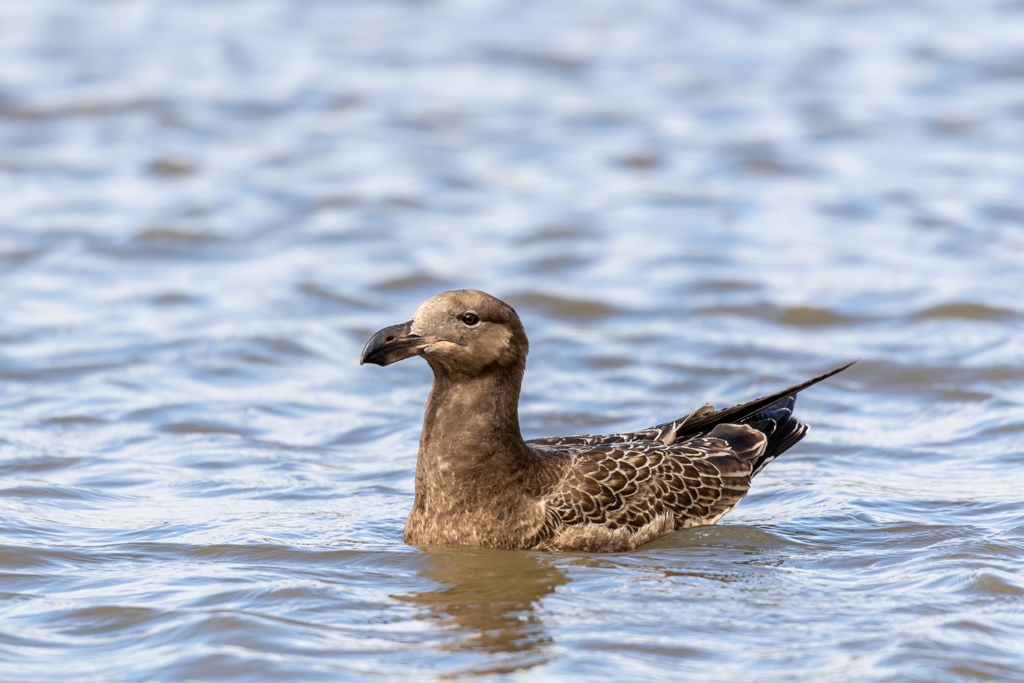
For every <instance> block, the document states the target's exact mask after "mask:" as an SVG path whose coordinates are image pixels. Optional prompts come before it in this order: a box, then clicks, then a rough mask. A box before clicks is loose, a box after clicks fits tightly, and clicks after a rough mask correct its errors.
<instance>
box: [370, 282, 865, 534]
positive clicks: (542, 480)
mask: <svg viewBox="0 0 1024 683" xmlns="http://www.w3.org/2000/svg"><path fill="white" fill-rule="evenodd" d="M528 348H529V343H528V342H527V340H526V332H525V331H524V330H523V325H522V323H521V322H520V321H519V316H518V315H516V312H515V311H514V310H512V307H511V306H509V305H508V304H506V303H504V302H503V301H499V300H498V299H495V298H494V297H492V296H490V295H489V294H485V293H483V292H478V291H475V290H468V289H467V290H459V291H454V292H444V293H443V294H438V295H437V296H435V297H433V298H431V299H428V300H427V301H425V302H424V303H423V304H422V305H421V306H420V307H419V309H417V311H416V313H414V314H413V317H412V320H410V321H409V322H406V323H403V324H401V325H395V326H392V327H388V328H385V329H383V330H381V331H380V332H378V333H377V334H375V335H374V336H373V337H372V338H371V339H370V341H368V342H367V343H366V347H365V348H364V349H363V354H362V358H361V361H360V362H364V363H376V364H378V365H388V364H389V363H394V362H395V361H399V360H402V359H404V358H409V357H410V356H416V355H419V356H423V357H424V358H425V359H426V360H427V362H428V363H429V364H430V367H431V369H432V370H433V371H434V386H433V388H432V389H431V392H430V398H429V400H428V401H427V410H426V414H425V416H424V419H423V433H422V435H421V437H420V451H419V459H418V461H417V465H416V501H415V503H414V504H413V509H412V512H411V513H410V514H409V519H408V521H407V522H406V525H405V541H406V543H412V544H416V545H434V546H452V545H468V546H485V547H491V548H531V549H537V550H588V551H595V552H608V551H616V550H629V549H631V548H635V547H637V546H639V545H641V544H643V543H646V542H648V541H650V540H653V539H655V538H657V537H659V536H661V535H663V534H666V533H668V532H670V531H672V530H673V529H686V528H688V527H692V526H697V525H701V524H714V523H715V522H717V521H718V520H719V519H721V517H722V515H724V514H725V513H727V512H729V511H730V510H732V509H733V508H734V507H735V506H736V504H737V503H739V502H740V500H741V499H742V498H743V497H744V496H745V495H746V494H747V490H748V489H749V488H750V481H751V479H752V478H753V476H754V475H755V474H757V473H758V472H760V471H761V469H762V468H763V467H764V466H765V465H767V464H768V463H769V462H771V461H772V460H774V459H775V458H776V457H778V456H779V455H781V454H782V453H783V452H784V451H786V450H787V449H788V448H790V447H791V446H793V444H795V443H796V442H798V441H799V440H800V439H802V438H803V437H804V434H806V433H807V429H808V427H807V425H805V424H801V423H800V422H798V421H797V419H796V418H795V417H793V407H794V406H795V405H796V394H797V392H799V391H801V390H803V389H806V388H807V387H809V386H811V385H812V384H815V383H817V382H820V381H821V380H823V379H825V378H826V377H830V376H831V375H834V374H835V373H837V372H839V371H840V370H843V369H845V368H846V367H849V366H844V367H843V368H839V369H838V370H833V371H832V372H829V373H826V374H824V375H821V376H820V377H817V378H815V379H812V380H810V381H809V382H804V383H803V384H799V385H796V386H793V387H790V388H789V389H785V390H783V391H780V392H778V393H775V394H772V395H771V396H766V397H764V398H760V399H756V400H754V401H750V402H749V403H745V404H742V405H738V406H734V407H732V408H726V409H725V410H715V409H714V408H713V407H712V406H704V407H702V408H698V409H697V410H695V411H693V412H692V413H690V414H689V415H687V416H685V417H681V418H679V419H677V420H674V421H672V422H667V423H665V424H662V425H658V426H656V427H651V428H650V429H644V430H641V431H637V432H630V433H625V434H609V435H605V436H569V437H555V438H550V439H535V440H533V441H523V438H522V436H521V434H520V431H519V391H520V387H521V386H522V380H523V372H524V370H525V369H526V353H527V351H528Z"/></svg>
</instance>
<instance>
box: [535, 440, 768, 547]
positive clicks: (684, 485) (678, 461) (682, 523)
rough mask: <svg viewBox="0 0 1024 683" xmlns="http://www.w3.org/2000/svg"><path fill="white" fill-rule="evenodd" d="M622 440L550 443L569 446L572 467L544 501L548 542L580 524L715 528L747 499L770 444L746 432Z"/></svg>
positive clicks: (561, 447) (636, 528)
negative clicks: (667, 523)
mask: <svg viewBox="0 0 1024 683" xmlns="http://www.w3.org/2000/svg"><path fill="white" fill-rule="evenodd" d="M623 436H625V435H620V434H616V435H611V436H609V437H567V438H569V439H574V440H578V441H574V442H572V443H567V442H566V441H561V442H559V443H557V444H550V446H554V447H556V448H557V449H558V450H560V451H563V452H564V451H565V449H566V448H567V447H568V450H569V453H570V457H571V462H570V463H568V466H567V467H566V470H565V476H564V477H563V478H562V480H561V481H560V482H559V484H558V485H557V486H556V487H555V489H554V490H553V491H552V492H551V494H550V495H549V496H547V497H546V499H545V501H544V503H545V506H546V510H547V519H548V522H547V525H546V526H547V528H546V529H545V534H544V536H546V537H548V538H550V537H552V536H555V535H557V534H558V533H560V532H561V531H563V530H565V529H566V528H567V527H572V526H576V525H595V526H600V527H603V528H605V529H608V530H611V531H615V530H617V529H624V530H626V531H629V532H640V531H641V530H642V529H643V528H644V527H646V526H647V525H649V524H652V523H654V522H655V521H656V520H658V519H660V518H663V517H665V516H670V517H671V519H672V520H673V527H674V528H676V529H684V528H687V527H690V526H694V525H697V524H707V523H712V522H714V521H716V520H717V519H718V518H719V517H721V516H722V515H724V514H725V513H726V512H728V511H729V510H731V509H732V508H733V507H734V506H735V505H736V504H737V503H738V502H739V501H740V500H741V499H742V498H743V496H744V495H746V493H747V490H748V489H749V487H750V477H751V473H752V471H753V463H754V462H755V461H756V459H757V458H758V456H759V455H760V454H761V453H762V452H763V451H764V447H765V443H766V438H765V436H764V435H763V434H761V433H760V432H757V431H755V430H753V429H750V428H747V427H744V426H742V425H721V426H720V427H718V428H716V429H715V430H713V431H712V432H711V433H709V434H708V435H707V436H703V437H697V438H692V439H687V440H685V441H682V442H678V443H673V444H671V445H666V444H664V443H662V442H660V440H659V439H657V438H646V439H643V440H639V439H638V440H631V441H627V440H625V439H622V438H620V437H623ZM645 436H646V435H645ZM545 441H547V440H545ZM531 443H536V442H531ZM544 446H549V444H544Z"/></svg>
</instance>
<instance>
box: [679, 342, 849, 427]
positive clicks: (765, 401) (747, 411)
mask: <svg viewBox="0 0 1024 683" xmlns="http://www.w3.org/2000/svg"><path fill="white" fill-rule="evenodd" d="M857 360H860V359H859V358H858V359H857ZM856 362H857V361H856V360H854V361H851V362H849V363H847V364H846V365H843V366H841V367H838V368H836V369H835V370H831V371H829V372H826V373H825V374H823V375H818V376H817V377H815V378H813V379H809V380H807V381H806V382H803V383H801V384H797V385H795V386H791V387H789V388H788V389H783V390H782V391H779V392H776V393H774V394H771V395H769V396H765V397H763V398H758V399H754V400H753V401H750V402H748V403H741V404H740V405H737V406H733V407H732V408H726V409H724V410H716V411H715V412H713V413H709V414H708V415H705V416H702V417H700V418H697V419H694V420H690V421H688V422H687V423H686V425H685V427H682V428H681V429H680V431H679V433H678V434H677V435H676V437H677V438H678V437H679V436H681V435H683V434H695V433H697V432H703V431H706V430H709V429H712V428H713V427H714V426H715V425H718V424H722V423H725V422H740V421H742V420H744V419H745V418H747V417H750V416H751V415H755V414H757V413H758V412H760V411H762V410H764V409H765V408H769V407H771V406H774V405H775V404H776V403H778V402H780V401H783V400H785V399H787V398H789V397H791V396H795V395H796V394H798V393H800V392H801V391H803V390H804V389H807V388H808V387H811V386H814V385H815V384H817V383H818V382H821V381H823V380H826V379H828V378H829V377H831V376H832V375H836V374H839V373H840V372H842V371H843V370H846V369H847V368H848V367H850V366H851V365H853V364H854V363H856Z"/></svg>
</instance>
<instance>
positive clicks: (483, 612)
mask: <svg viewBox="0 0 1024 683" xmlns="http://www.w3.org/2000/svg"><path fill="white" fill-rule="evenodd" d="M426 552H427V555H428V557H427V558H426V560H425V561H424V569H423V571H422V572H421V574H422V575H423V576H424V577H425V578H428V579H430V580H431V581H436V582H437V583H439V584H442V586H441V587H439V588H438V589H437V590H430V591H421V592H418V593H412V594H409V595H400V596H395V597H397V598H399V599H401V600H405V601H408V602H412V603H416V604H419V605H424V606H425V607H427V608H428V612H427V614H426V618H428V619H432V620H436V621H437V622H439V623H440V625H441V626H442V627H443V628H448V629H450V630H451V631H452V632H456V633H461V634H462V637H460V638H453V639H452V640H451V641H450V642H448V643H446V644H444V645H442V646H441V649H442V650H443V651H461V652H477V653H489V654H498V655H507V656H503V657H500V658H499V659H498V660H497V661H489V662H488V663H487V664H486V665H482V666H480V667H474V668H473V669H472V671H463V672H462V673H463V674H470V673H472V674H484V673H501V672H511V671H518V670H523V669H528V668H530V667H533V666H536V665H538V664H542V663H544V662H545V661H547V657H546V649H547V647H548V646H549V645H551V643H552V637H551V634H550V633H549V632H548V630H547V628H546V626H545V624H544V618H543V615H542V614H541V613H540V612H539V608H540V603H541V600H543V598H545V597H546V596H548V595H551V594H552V593H554V592H555V589H557V588H558V587H559V586H564V585H566V584H567V583H569V577H568V576H567V575H566V573H565V572H564V571H563V570H561V569H559V568H558V567H556V566H554V565H553V564H552V558H551V557H545V556H543V555H534V554H529V553H521V552H513V551H500V550H471V549H452V550H447V549H445V550H442V549H437V550H429V551H426Z"/></svg>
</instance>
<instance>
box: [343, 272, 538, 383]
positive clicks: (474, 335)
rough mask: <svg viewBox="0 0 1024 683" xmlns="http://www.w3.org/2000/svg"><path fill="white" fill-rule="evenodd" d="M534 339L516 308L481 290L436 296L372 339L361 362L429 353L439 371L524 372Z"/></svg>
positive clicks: (386, 362) (468, 373) (466, 373)
mask: <svg viewBox="0 0 1024 683" xmlns="http://www.w3.org/2000/svg"><path fill="white" fill-rule="evenodd" d="M528 351H529V342H527V339H526V332H525V331H524V330H523V324H522V322H520V320H519V316H518V315H517V314H516V312H515V310H514V309H513V308H512V307H511V306H509V305H508V304H506V303H505V302H504V301H501V300H500V299H496V298H494V297H493V296H491V295H490V294H487V293H485V292H481V291H478V290H475V289H458V290H455V291H451V292H442V293H441V294H438V295H437V296H433V297H431V298H429V299H427V300H426V301H424V302H423V303H422V304H420V307H419V308H418V309H416V312H415V313H413V314H412V319H410V320H409V321H407V322H404V323H401V324H398V325H392V326H390V327H385V328H384V329H382V330H380V331H379V332H377V333H376V334H374V335H373V336H372V337H370V340H369V341H368V342H366V346H365V347H363V353H362V356H361V357H360V359H359V364H360V365H362V364H364V363H373V364H375V365H390V364H391V363H395V362H398V361H400V360H404V359H406V358H411V357H412V356H423V358H425V359H426V361H427V363H429V364H430V367H431V368H432V369H433V370H434V374H435V375H437V374H444V375H447V376H452V377H456V376H462V377H476V376H480V375H485V374H488V373H491V372H503V371H506V372H507V371H510V370H513V369H514V370H519V371H520V372H522V369H523V368H524V367H525V365H526V354H527V352H528Z"/></svg>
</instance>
